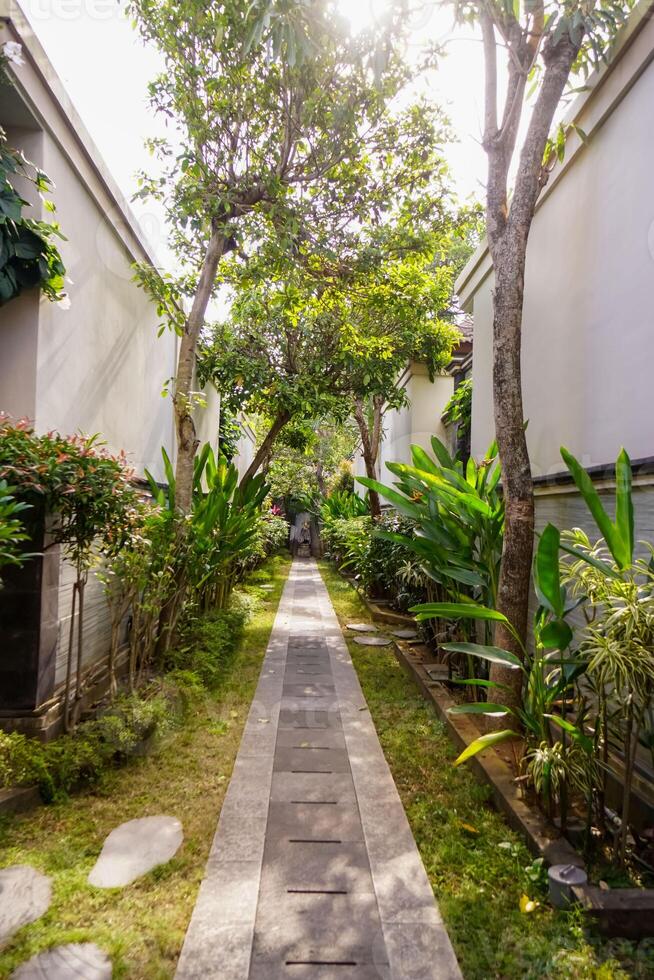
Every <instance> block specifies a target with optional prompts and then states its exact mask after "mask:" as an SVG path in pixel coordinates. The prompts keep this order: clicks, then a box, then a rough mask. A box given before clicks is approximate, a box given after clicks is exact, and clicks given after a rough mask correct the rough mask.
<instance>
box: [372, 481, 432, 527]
mask: <svg viewBox="0 0 654 980" xmlns="http://www.w3.org/2000/svg"><path fill="white" fill-rule="evenodd" d="M357 482H358V483H360V484H361V485H362V486H364V487H367V488H368V490H376V491H377V493H379V494H381V495H382V497H385V498H386V500H389V501H390V502H391V503H392V504H394V506H395V507H397V509H398V510H399V511H400V513H401V514H405V515H406V517H412V518H413V520H419V518H420V510H419V508H418V507H416V505H415V504H414V503H412V502H411V501H410V500H407V498H406V497H403V496H402V494H401V493H397V491H395V490H391V488H390V487H385V486H384V484H383V483H378V481H377V480H371V479H370V478H369V477H367V476H358V477H357Z"/></svg>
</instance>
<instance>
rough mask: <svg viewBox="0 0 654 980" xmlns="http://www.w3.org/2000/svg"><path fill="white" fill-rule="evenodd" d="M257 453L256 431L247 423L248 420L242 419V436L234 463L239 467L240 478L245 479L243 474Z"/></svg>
mask: <svg viewBox="0 0 654 980" xmlns="http://www.w3.org/2000/svg"><path fill="white" fill-rule="evenodd" d="M254 453H255V438H254V432H253V431H252V429H251V428H250V426H249V425H248V424H247V422H245V421H243V420H241V436H240V438H239V440H238V444H237V448H236V456H235V457H234V460H233V462H234V464H235V465H236V468H237V469H238V478H239V480H242V479H243V476H244V475H245V473H246V472H247V470H248V467H249V466H250V463H251V462H252V460H253V459H254Z"/></svg>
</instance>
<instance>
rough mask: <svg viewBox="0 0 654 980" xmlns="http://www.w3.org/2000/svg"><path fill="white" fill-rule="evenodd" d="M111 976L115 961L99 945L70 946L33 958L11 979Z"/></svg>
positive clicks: (71, 979) (81, 979)
mask: <svg viewBox="0 0 654 980" xmlns="http://www.w3.org/2000/svg"><path fill="white" fill-rule="evenodd" d="M111 973H112V969H111V960H110V959H109V957H108V956H107V954H106V953H105V952H104V950H102V949H100V948H99V946H96V945H95V943H70V944H69V945H67V946H55V948H54V949H49V950H48V951H47V952H46V953H39V954H38V956H33V957H32V959H31V960H28V961H27V962H26V963H23V965H22V966H19V967H18V969H17V970H14V972H13V973H12V974H11V977H10V980H111Z"/></svg>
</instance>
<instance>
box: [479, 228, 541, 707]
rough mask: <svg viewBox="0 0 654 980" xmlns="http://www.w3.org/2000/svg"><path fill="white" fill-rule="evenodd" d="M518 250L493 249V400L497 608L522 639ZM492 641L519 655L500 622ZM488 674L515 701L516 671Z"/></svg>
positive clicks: (525, 514)
mask: <svg viewBox="0 0 654 980" xmlns="http://www.w3.org/2000/svg"><path fill="white" fill-rule="evenodd" d="M520 251H521V250H520V249H519V248H516V243H515V242H514V241H511V240H509V241H507V242H505V243H503V245H502V246H500V247H498V248H496V249H495V258H494V268H495V295H494V312H493V402H494V412H495V433H496V438H497V445H498V449H499V454H500V460H501V461H502V489H503V493H504V501H505V506H506V520H505V526H504V544H503V548H502V566H501V572H500V581H499V587H498V593H497V608H498V609H499V610H500V612H502V613H503V614H504V615H505V616H506V617H507V619H508V620H509V622H510V623H512V624H513V626H514V628H515V629H516V630H517V632H518V634H519V636H520V637H521V638H522V641H523V642H525V640H526V637H527V620H528V610H529V593H530V588H531V562H532V556H533V547H534V494H533V483H532V478H531V466H530V462H529V452H528V449H527V439H526V434H525V427H524V411H523V407H522V380H521V367H520V350H521V328H522V298H523V285H524V263H525V256H524V252H523V253H522V254H520ZM495 643H496V645H497V646H500V647H502V648H503V649H505V650H510V651H511V652H513V653H516V654H517V655H518V656H522V648H521V646H520V644H519V643H518V642H517V640H516V639H515V637H514V636H513V635H512V634H511V633H510V632H509V631H508V630H506V629H504V628H503V627H502V626H501V625H498V627H497V628H496V631H495ZM490 676H491V680H493V681H495V682H496V683H498V684H506V685H507V686H508V687H509V688H510V689H511V692H512V694H511V695H509V694H508V692H507V694H506V697H507V703H509V705H515V704H518V703H519V702H520V694H521V684H522V674H521V673H520V671H517V670H512V669H511V668H508V667H503V666H501V665H500V664H493V666H492V667H491V675H490Z"/></svg>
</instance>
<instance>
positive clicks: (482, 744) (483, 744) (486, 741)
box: [454, 729, 520, 766]
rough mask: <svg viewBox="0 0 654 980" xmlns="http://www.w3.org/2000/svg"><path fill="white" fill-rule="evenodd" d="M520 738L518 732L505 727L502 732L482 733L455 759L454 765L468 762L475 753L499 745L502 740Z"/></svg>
mask: <svg viewBox="0 0 654 980" xmlns="http://www.w3.org/2000/svg"><path fill="white" fill-rule="evenodd" d="M516 738H520V735H519V734H518V733H517V732H512V731H510V730H509V729H505V730H504V731H502V732H489V733H488V734H487V735H481V736H480V737H479V738H476V739H475V740H474V742H471V743H470V745H469V746H468V747H467V748H465V749H464V750H463V752H462V753H461V755H460V756H459V757H458V759H456V760H455V762H454V765H455V766H460V765H461V763H462V762H466V761H467V760H468V759H471V758H472V757H473V755H477V753H478V752H483V751H484V750H485V749H490V748H492V747H493V745H499V743H500V742H508V741H509V740H511V739H516Z"/></svg>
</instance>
